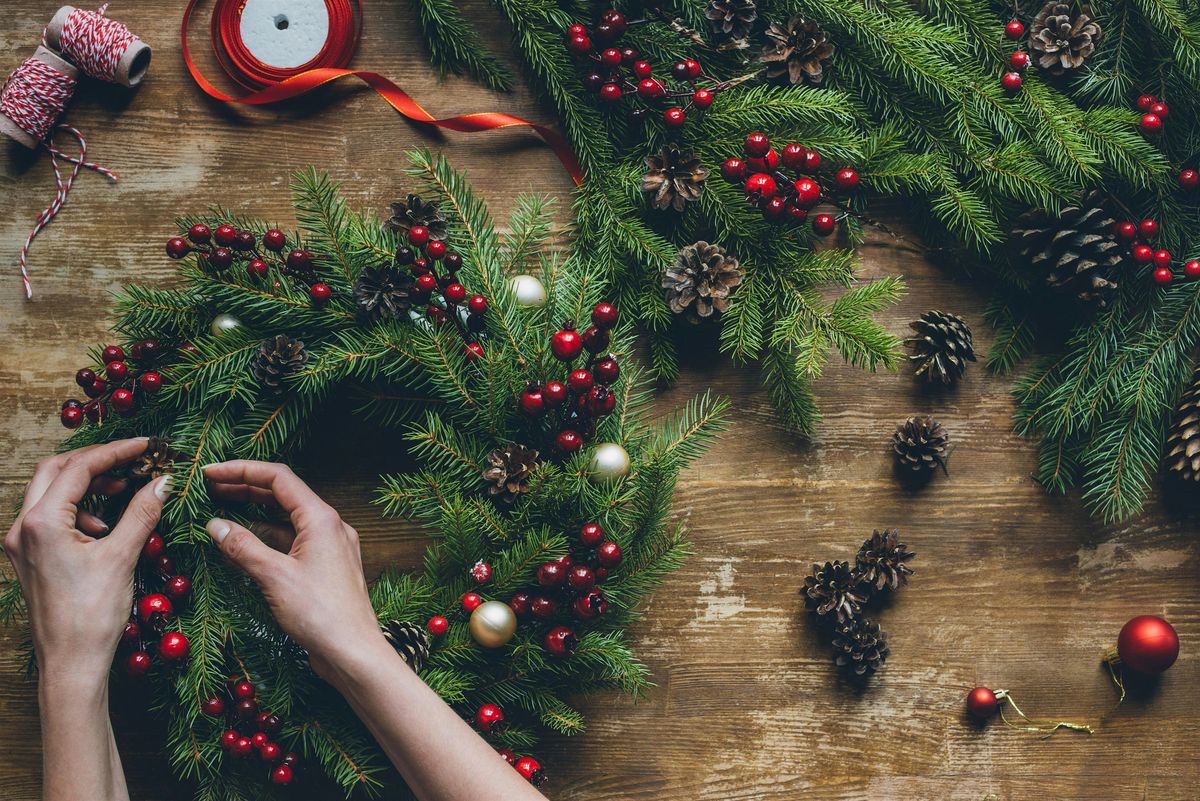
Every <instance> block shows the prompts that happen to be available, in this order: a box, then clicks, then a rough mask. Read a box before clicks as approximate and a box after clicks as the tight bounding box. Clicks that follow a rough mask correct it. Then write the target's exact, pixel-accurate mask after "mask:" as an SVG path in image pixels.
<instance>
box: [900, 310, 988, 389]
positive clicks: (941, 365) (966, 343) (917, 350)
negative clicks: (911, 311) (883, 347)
mask: <svg viewBox="0 0 1200 801" xmlns="http://www.w3.org/2000/svg"><path fill="white" fill-rule="evenodd" d="M908 327H909V328H911V329H912V330H913V331H915V332H916V334H917V335H916V336H915V337H912V338H910V339H906V340H904V344H906V345H909V346H911V347H912V351H913V353H912V355H911V356H909V357H908V360H909V361H910V362H912V363H913V364H915V365H916V367H917V369H916V375H918V376H919V375H921V374H922V373H923V374H924V375H925V380H926V381H930V382H932V381H934V380H935V379H936V380H938V381H941V382H942V383H943V384H953V383H954V382H955V381H957V380H958V379H960V378H962V376H963V373H965V372H966V370H967V362H973V361H975V346H974V344H973V342H972V340H971V329H970V328H969V327H968V326H967V322H966V320H964V319H963V318H961V317H959V316H958V315H956V314H947V313H946V312H941V311H936V310H934V311H928V312H925V313H924V314H922V315H921V319H919V320H914V321H913V322H911V323H909V324H908Z"/></svg>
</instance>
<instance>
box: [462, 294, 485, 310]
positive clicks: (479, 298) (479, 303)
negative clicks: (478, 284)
mask: <svg viewBox="0 0 1200 801" xmlns="http://www.w3.org/2000/svg"><path fill="white" fill-rule="evenodd" d="M487 307H488V301H487V298H485V297H484V296H483V295H472V296H471V297H470V298H468V299H467V310H468V311H469V312H471V314H483V313H484V312H485V311H487Z"/></svg>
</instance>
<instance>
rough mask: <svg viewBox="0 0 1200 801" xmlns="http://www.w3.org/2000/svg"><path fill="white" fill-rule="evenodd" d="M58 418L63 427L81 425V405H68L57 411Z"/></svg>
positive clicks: (77, 426)
mask: <svg viewBox="0 0 1200 801" xmlns="http://www.w3.org/2000/svg"><path fill="white" fill-rule="evenodd" d="M58 420H59V422H60V423H62V424H63V427H64V428H79V427H80V426H81V425H83V407H82V406H68V407H67V408H65V409H63V410H62V411H61V412H59V414H58Z"/></svg>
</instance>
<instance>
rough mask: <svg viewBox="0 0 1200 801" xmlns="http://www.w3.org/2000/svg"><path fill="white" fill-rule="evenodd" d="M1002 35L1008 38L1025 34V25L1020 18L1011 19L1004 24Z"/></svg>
mask: <svg viewBox="0 0 1200 801" xmlns="http://www.w3.org/2000/svg"><path fill="white" fill-rule="evenodd" d="M1004 35H1005V36H1007V37H1008V38H1009V39H1020V38H1021V37H1022V36H1024V35H1025V26H1024V25H1022V24H1021V22H1020V20H1015V19H1014V20H1011V21H1009V23H1008V24H1007V25H1005V26H1004Z"/></svg>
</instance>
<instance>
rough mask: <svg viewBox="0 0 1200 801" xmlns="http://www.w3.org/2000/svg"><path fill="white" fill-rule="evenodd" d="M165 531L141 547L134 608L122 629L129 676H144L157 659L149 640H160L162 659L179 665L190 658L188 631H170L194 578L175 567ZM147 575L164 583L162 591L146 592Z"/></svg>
mask: <svg viewBox="0 0 1200 801" xmlns="http://www.w3.org/2000/svg"><path fill="white" fill-rule="evenodd" d="M166 550H167V545H166V541H165V540H164V539H163V536H162V534H160V533H158V532H157V531H154V532H151V534H150V537H149V538H148V539H147V540H146V544H145V545H144V546H142V557H141V561H140V563H139V565H138V568H137V574H136V576H135V580H134V593H133V610H132V612H131V614H130V616H129V620H128V621H127V622H126V623H125V630H124V631H123V632H121V642H120V647H121V650H122V651H124V652H125V653H124V657H123V659H122V657H120V656H118V658H119V659H122V664H123V666H124V668H125V672H126V673H127V674H129V675H130V676H134V677H141V676H144V675H146V673H147V672H149V670H150V667H151V665H152V664H153V662H154V659H153V657H152V656H151V651H150V648H149V643H150V642H152V641H157V647H156V648H155V651H156V652H157V653H158V655H159V656H160V657H162V659H163V661H165V662H168V663H172V664H179V663H181V662H183V661H185V660H186V659H187V657H188V651H189V648H190V644H189V642H188V638H187V636H186V635H185V634H183V633H182V632H179V631H168V630H167V626H168V625H169V624H170V623H171V619H172V617H173V615H174V614H175V607H176V606H177V605H179V604H182V603H184V602H185V601H187V599H188V596H189V595H190V594H191V592H192V581H191V579H189V578H188V577H187V576H185V575H183V574H182V573H178V572H176V570H175V560H174V559H172V558H171V556H170V555H169V554H167V552H166ZM147 574H150V575H152V576H156V577H157V578H158V580H159V581H161V582H162V591H161V592H148V591H147V587H146V584H147Z"/></svg>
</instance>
